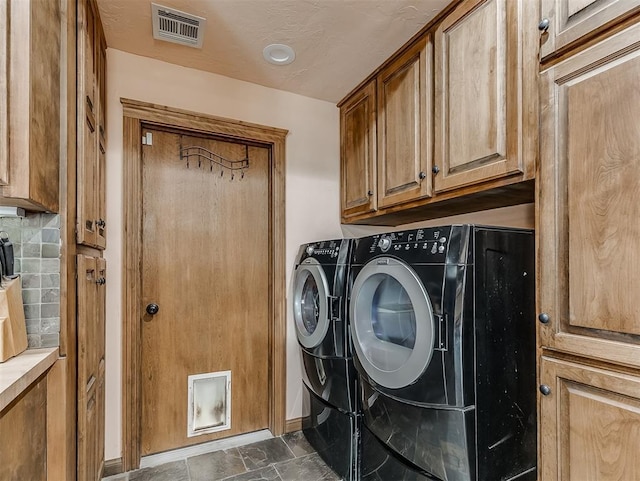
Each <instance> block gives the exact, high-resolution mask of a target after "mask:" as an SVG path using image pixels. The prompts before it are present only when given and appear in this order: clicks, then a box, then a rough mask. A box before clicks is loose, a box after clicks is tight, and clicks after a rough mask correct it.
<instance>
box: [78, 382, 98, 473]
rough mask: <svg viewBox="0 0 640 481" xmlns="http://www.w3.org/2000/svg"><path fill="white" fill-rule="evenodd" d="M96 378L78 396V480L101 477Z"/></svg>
mask: <svg viewBox="0 0 640 481" xmlns="http://www.w3.org/2000/svg"><path fill="white" fill-rule="evenodd" d="M97 395H98V383H97V379H95V378H94V379H93V382H92V383H91V385H90V386H89V387H88V390H87V393H86V395H85V396H83V397H81V398H78V480H80V479H82V480H87V481H99V480H100V479H101V477H102V473H101V467H102V466H101V465H100V460H99V459H98V458H99V453H98V444H99V439H98V435H99V429H98V424H99V421H100V420H99V418H98V410H99V408H100V407H99V405H98V400H97Z"/></svg>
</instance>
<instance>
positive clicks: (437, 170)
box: [431, 165, 440, 174]
mask: <svg viewBox="0 0 640 481" xmlns="http://www.w3.org/2000/svg"><path fill="white" fill-rule="evenodd" d="M431 172H433V173H434V174H437V173H438V172H440V167H438V166H437V165H434V166H433V167H431Z"/></svg>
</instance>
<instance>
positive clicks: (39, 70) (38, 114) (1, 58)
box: [0, 0, 66, 212]
mask: <svg viewBox="0 0 640 481" xmlns="http://www.w3.org/2000/svg"><path fill="white" fill-rule="evenodd" d="M0 23H2V25H3V28H2V31H1V32H0V186H2V187H1V192H0V205H11V206H18V207H22V208H25V209H27V210H32V211H47V212H57V211H58V209H59V204H60V202H59V195H60V194H59V183H58V178H59V173H60V145H61V143H60V138H61V129H60V101H61V96H60V57H61V52H60V36H61V26H62V23H61V11H60V2H59V1H57V0H46V1H37V0H0ZM64 135H66V134H64Z"/></svg>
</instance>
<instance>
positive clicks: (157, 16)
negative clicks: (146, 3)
mask: <svg viewBox="0 0 640 481" xmlns="http://www.w3.org/2000/svg"><path fill="white" fill-rule="evenodd" d="M151 18H152V21H153V38H156V39H158V40H165V41H167V42H173V43H179V44H181V45H188V46H189V47H195V48H202V40H203V39H204V26H205V24H206V22H207V20H206V19H205V18H202V17H198V16H196V15H191V14H189V13H184V12H181V11H179V10H174V9H173V8H168V7H163V6H162V5H157V4H155V3H152V4H151Z"/></svg>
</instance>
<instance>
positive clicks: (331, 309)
mask: <svg viewBox="0 0 640 481" xmlns="http://www.w3.org/2000/svg"><path fill="white" fill-rule="evenodd" d="M352 246H353V241H352V240H351V239H338V240H327V241H321V242H314V243H310V244H303V245H302V246H300V250H299V252H298V256H297V257H296V263H295V264H296V265H295V272H294V276H293V317H294V320H295V326H296V334H297V336H298V343H299V344H300V350H301V355H302V362H303V365H304V366H303V394H304V401H303V412H304V413H305V414H304V416H303V419H302V430H303V432H304V434H305V437H306V438H307V439H308V440H309V442H310V444H311V445H312V446H313V447H314V448H315V449H316V451H318V453H319V454H320V455H321V456H322V458H323V459H324V460H325V462H326V463H327V464H328V465H329V466H331V467H332V468H333V470H334V471H335V472H336V473H337V474H339V475H340V476H342V477H343V478H344V479H345V480H357V479H359V470H358V463H359V450H358V447H359V444H360V440H359V439H360V438H359V429H360V428H359V425H360V419H361V410H360V407H359V397H358V387H357V373H356V371H355V368H354V365H353V357H352V349H351V340H350V336H349V325H348V322H347V308H348V306H347V296H348V290H349V279H350V278H349V267H350V263H349V260H350V256H351V253H352Z"/></svg>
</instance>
